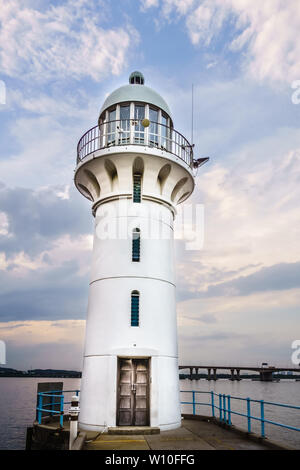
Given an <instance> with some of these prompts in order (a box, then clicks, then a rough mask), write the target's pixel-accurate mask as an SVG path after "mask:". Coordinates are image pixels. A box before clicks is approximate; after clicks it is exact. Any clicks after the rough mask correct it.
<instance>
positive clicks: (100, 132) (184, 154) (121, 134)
mask: <svg viewBox="0 0 300 470" xmlns="http://www.w3.org/2000/svg"><path fill="white" fill-rule="evenodd" d="M149 122H150V124H149V126H148V127H144V126H143V124H142V121H140V120H136V119H121V120H115V121H107V122H103V123H101V124H100V126H95V127H93V128H92V129H90V130H89V131H87V132H86V133H85V134H84V135H83V136H82V137H81V139H80V140H79V142H78V146H77V163H80V162H81V161H82V160H84V158H86V157H87V156H88V155H90V154H91V153H94V152H96V151H97V150H100V149H104V148H108V147H113V146H117V145H140V146H147V147H152V148H157V149H160V150H165V151H166V152H169V153H171V154H173V155H175V156H176V157H179V158H180V159H181V160H183V161H184V162H185V163H187V164H188V165H189V166H190V167H191V168H192V167H193V146H192V145H191V144H190V143H189V142H188V141H187V139H186V138H185V137H183V135H182V134H180V133H179V132H177V131H175V129H173V128H171V127H168V126H165V125H164V124H159V123H158V122H153V121H149Z"/></svg>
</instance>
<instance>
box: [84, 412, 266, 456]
mask: <svg viewBox="0 0 300 470" xmlns="http://www.w3.org/2000/svg"><path fill="white" fill-rule="evenodd" d="M92 434H94V435H92ZM89 439H90V440H92V439H95V440H92V441H91V442H86V444H85V446H84V450H150V449H152V450H266V449H267V447H266V446H265V445H264V444H263V443H256V442H253V441H251V440H249V439H247V438H246V437H243V436H239V435H238V434H236V433H233V432H231V431H230V430H227V429H223V428H222V427H219V426H217V425H216V424H215V423H213V422H207V421H199V420H189V419H184V420H183V421H182V426H181V428H179V429H175V430H172V431H161V433H160V434H150V435H146V434H145V435H124V436H120V435H110V434H101V435H98V436H97V434H96V433H91V434H90V435H88V437H87V440H89Z"/></svg>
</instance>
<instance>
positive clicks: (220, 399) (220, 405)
mask: <svg viewBox="0 0 300 470" xmlns="http://www.w3.org/2000/svg"><path fill="white" fill-rule="evenodd" d="M219 412H220V421H222V397H221V393H219Z"/></svg>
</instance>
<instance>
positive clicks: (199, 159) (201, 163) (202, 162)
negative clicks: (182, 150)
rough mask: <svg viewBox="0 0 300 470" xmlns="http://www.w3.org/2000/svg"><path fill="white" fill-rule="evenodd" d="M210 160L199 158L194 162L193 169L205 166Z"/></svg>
mask: <svg viewBox="0 0 300 470" xmlns="http://www.w3.org/2000/svg"><path fill="white" fill-rule="evenodd" d="M208 160H209V157H204V158H197V159H196V160H194V161H193V167H194V168H199V167H200V166H202V165H204V163H206V162H208Z"/></svg>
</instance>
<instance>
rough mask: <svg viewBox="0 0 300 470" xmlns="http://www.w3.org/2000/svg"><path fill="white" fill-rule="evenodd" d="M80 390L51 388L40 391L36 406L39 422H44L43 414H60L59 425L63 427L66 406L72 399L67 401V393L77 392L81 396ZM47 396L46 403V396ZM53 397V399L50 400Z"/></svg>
mask: <svg viewBox="0 0 300 470" xmlns="http://www.w3.org/2000/svg"><path fill="white" fill-rule="evenodd" d="M79 392H80V391H79V390H63V391H61V390H51V391H47V392H38V405H37V408H36V411H37V421H38V423H39V424H41V423H42V418H43V414H44V415H49V414H50V415H54V416H55V415H59V425H60V427H63V421H64V408H65V406H66V405H70V404H71V401H65V395H64V394H65V393H73V394H74V393H75V394H76V396H79ZM45 397H47V399H46V401H47V402H48V403H45V400H44V398H45ZM49 398H51V400H49ZM49 407H50V408H49Z"/></svg>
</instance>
